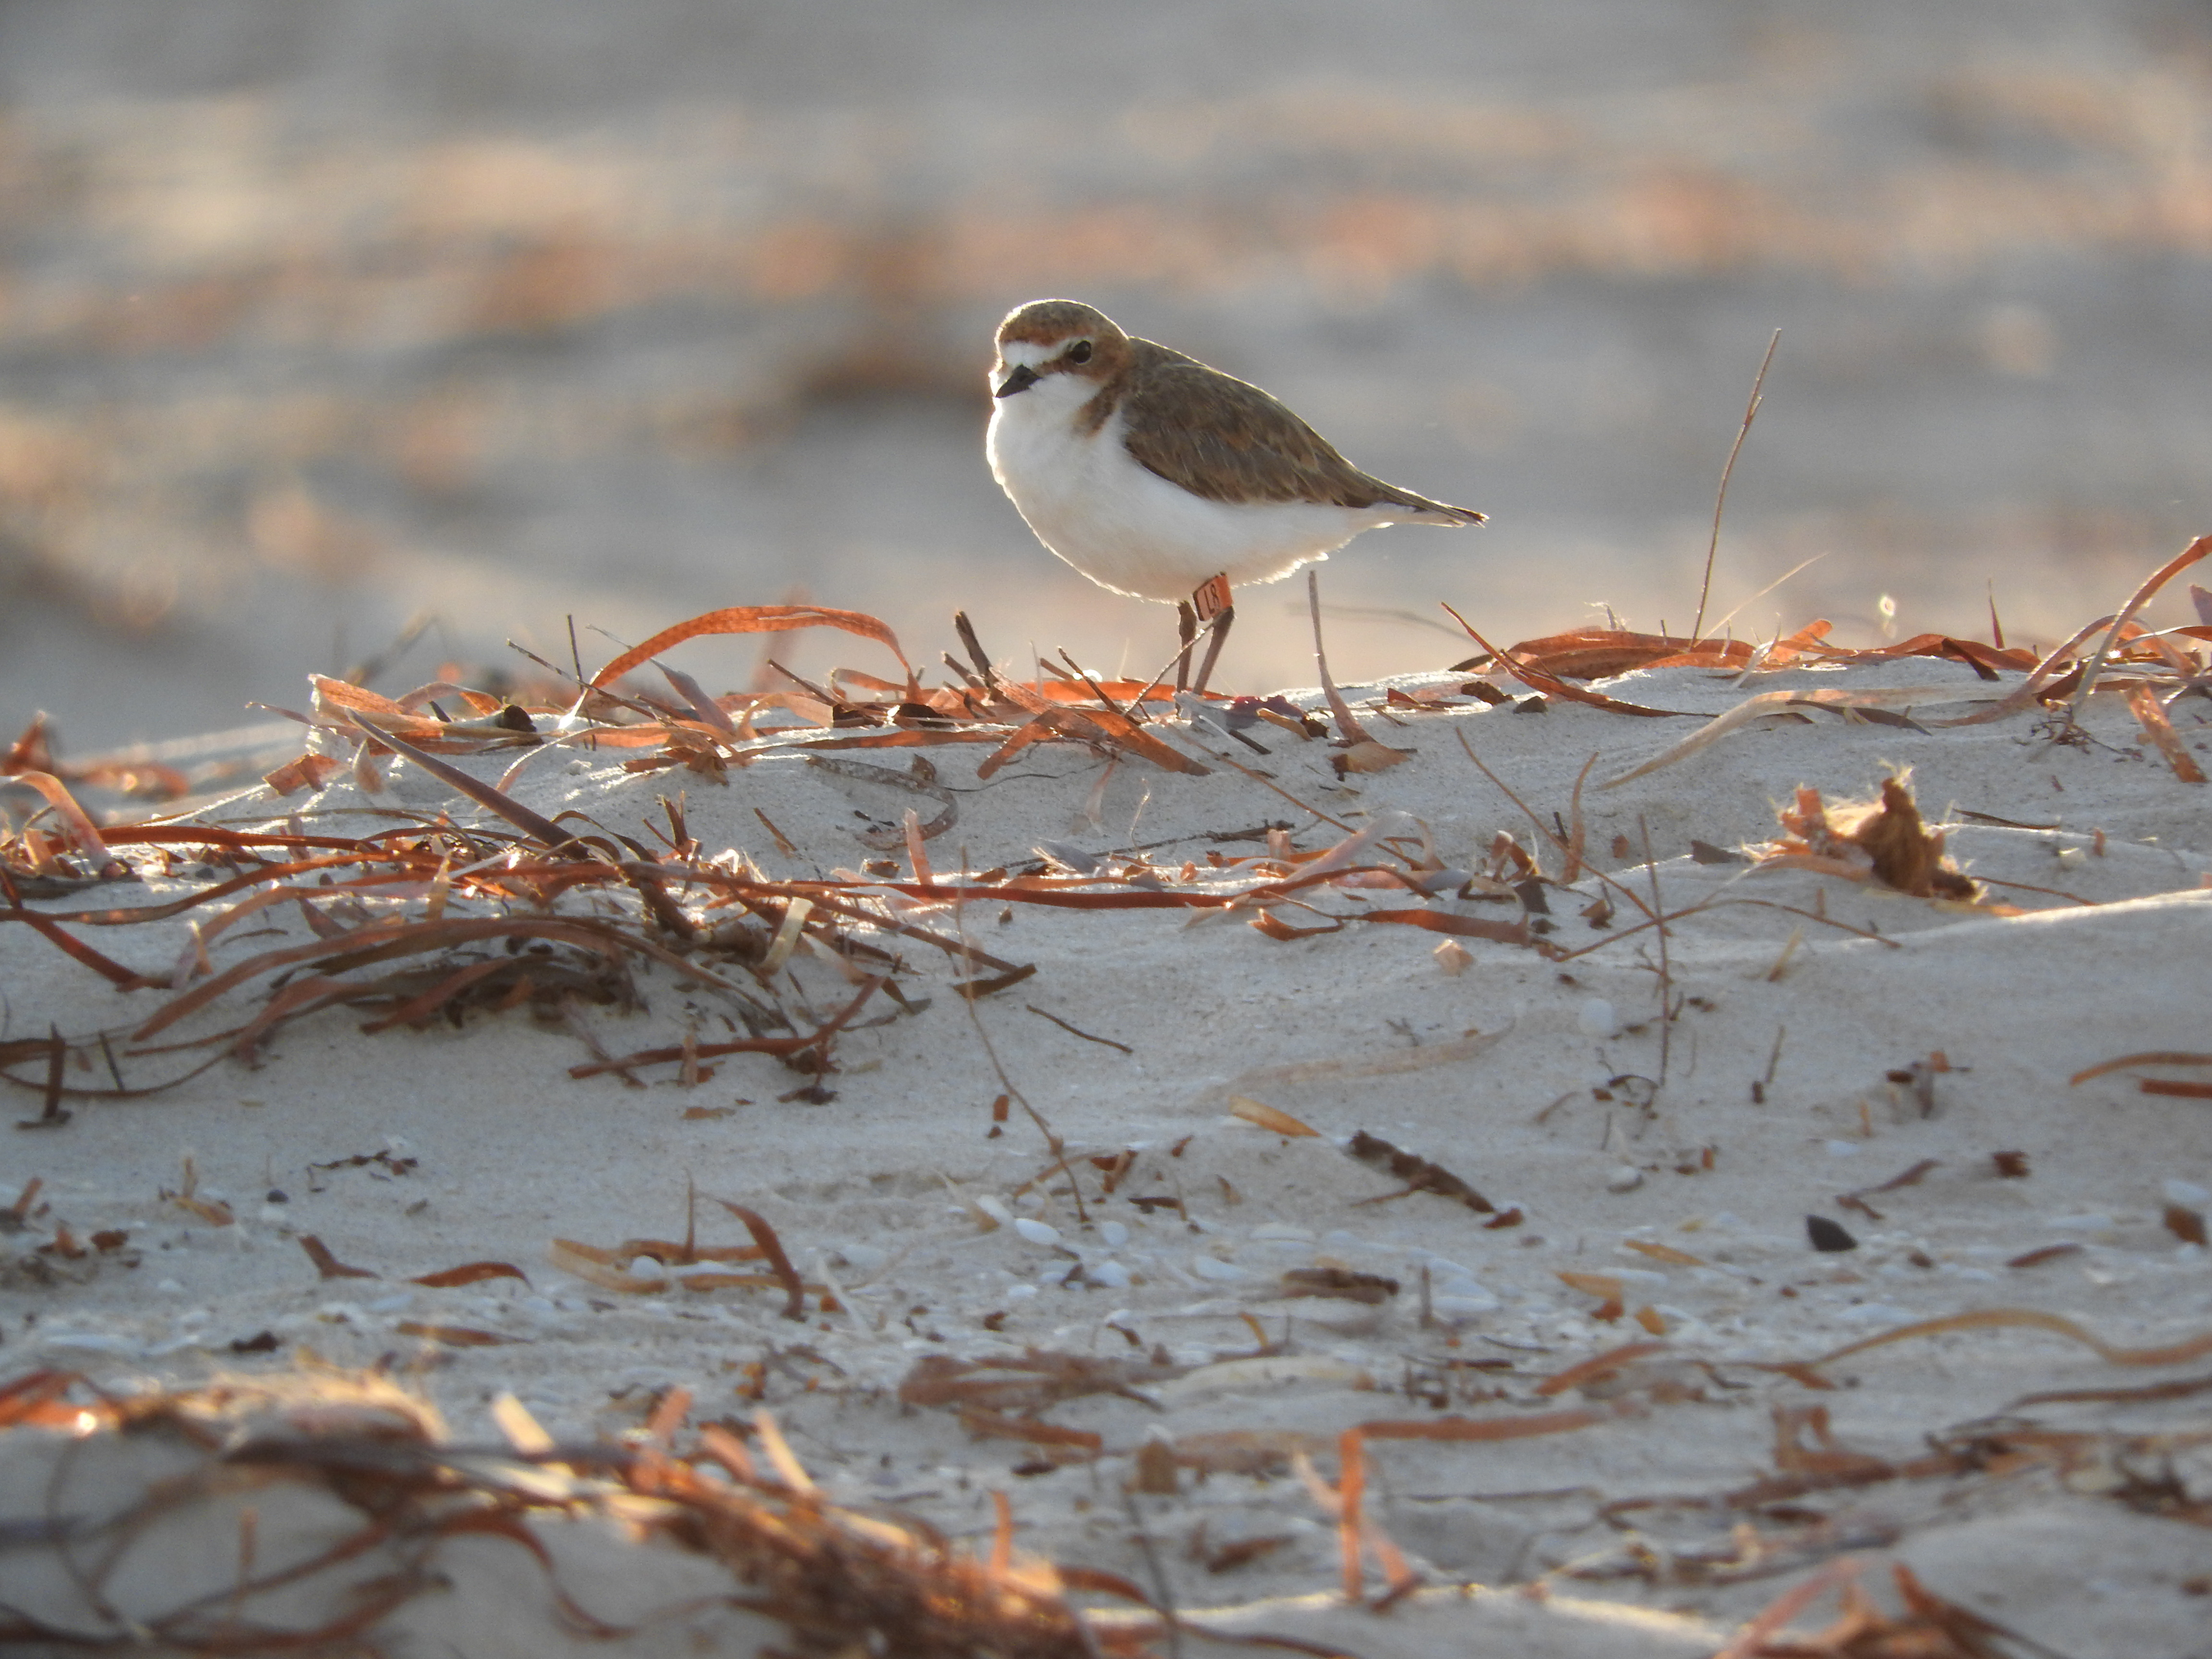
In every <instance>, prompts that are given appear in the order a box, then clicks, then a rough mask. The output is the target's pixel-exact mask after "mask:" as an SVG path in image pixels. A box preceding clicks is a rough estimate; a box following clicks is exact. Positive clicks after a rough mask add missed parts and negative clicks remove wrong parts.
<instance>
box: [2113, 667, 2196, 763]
mask: <svg viewBox="0 0 2212 1659" xmlns="http://www.w3.org/2000/svg"><path fill="white" fill-rule="evenodd" d="M2128 712H2129V713H2130V714H2133V715H2134V716H2135V717H2136V724H2137V725H2138V726H2142V729H2143V736H2145V737H2147V738H2149V739H2150V740H2151V742H2152V743H2154V744H2156V745H2157V746H2158V752H2159V753H2160V754H2161V755H2163V756H2165V757H2166V764H2167V765H2168V766H2170V767H2172V769H2173V775H2174V776H2175V777H2177V778H2179V779H2180V780H2181V781H2183V782H2184V783H2202V782H2203V781H2204V769H2203V767H2201V766H2199V765H2198V764H2197V757H2195V756H2194V755H2192V754H2191V753H2190V752H2189V746H2188V745H2187V744H2185V743H2183V742H2182V740H2181V734H2180V733H2179V732H2176V731H2175V730H2174V729H2173V722H2172V721H2171V720H2168V719H2166V710H2165V709H2163V708H2160V707H2159V702H2158V697H2157V696H2156V695H2155V694H2154V692H2153V691H2152V690H2151V689H2150V687H2148V686H2147V685H2138V686H2137V687H2136V689H2135V690H2132V691H2130V693H2128Z"/></svg>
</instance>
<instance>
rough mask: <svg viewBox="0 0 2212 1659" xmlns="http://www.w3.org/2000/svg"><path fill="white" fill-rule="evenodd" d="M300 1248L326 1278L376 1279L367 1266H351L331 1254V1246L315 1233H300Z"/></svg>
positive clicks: (316, 1269) (376, 1275)
mask: <svg viewBox="0 0 2212 1659" xmlns="http://www.w3.org/2000/svg"><path fill="white" fill-rule="evenodd" d="M300 1248H301V1249H303V1250H305V1251H306V1252H307V1260H308V1261H312V1262H313V1263H314V1264H315V1271H316V1272H317V1273H320V1274H321V1275H322V1276H323V1277H324V1278H325V1279H376V1278H379V1277H380V1276H381V1275H380V1274H377V1273H371V1272H369V1270H368V1268H366V1267H347V1266H346V1264H345V1263H344V1262H343V1261H339V1260H338V1259H337V1257H336V1256H334V1255H331V1247H330V1246H329V1245H327V1244H325V1243H323V1241H322V1240H321V1239H319V1238H318V1237H315V1236H314V1234H313V1233H301V1235H300Z"/></svg>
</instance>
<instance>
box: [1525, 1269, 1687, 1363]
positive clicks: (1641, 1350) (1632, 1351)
mask: <svg viewBox="0 0 2212 1659" xmlns="http://www.w3.org/2000/svg"><path fill="white" fill-rule="evenodd" d="M1628 1242H1629V1243H1635V1242H1636V1241H1635V1240H1633V1239H1631V1240H1630V1241H1628ZM1613 1282H1614V1283H1615V1284H1616V1285H1618V1283H1619V1281H1618V1280H1615V1281H1613ZM1577 1288H1579V1287H1577ZM1666 1347H1667V1345H1666V1344H1665V1343H1664V1342H1629V1343H1625V1344H1623V1345H1622V1346H1620V1347H1618V1348H1611V1349H1608V1350H1607V1352H1604V1353H1601V1354H1593V1355H1592V1356H1591V1357H1590V1358H1588V1359H1585V1360H1583V1361H1582V1362H1581V1363H1580V1364H1574V1365H1570V1366H1568V1367H1567V1368H1566V1370H1563V1371H1557V1372H1554V1373H1553V1375H1552V1376H1547V1377H1546V1378H1545V1379H1544V1380H1543V1381H1542V1382H1541V1383H1538V1384H1537V1385H1536V1392H1537V1393H1538V1394H1540V1395H1546V1396H1547V1397H1548V1396H1550V1395H1559V1394H1565V1393H1566V1392H1567V1390H1568V1389H1579V1388H1580V1387H1582V1386H1583V1383H1595V1382H1596V1381H1597V1380H1598V1379H1599V1378H1601V1377H1606V1376H1612V1375H1613V1373H1614V1372H1615V1371H1617V1370H1620V1369H1622V1368H1623V1367H1624V1366H1627V1365H1632V1364H1635V1363H1636V1362H1637V1361H1638V1360H1639V1359H1643V1358H1648V1357H1649V1356H1650V1355H1652V1354H1655V1353H1661V1352H1665V1350H1666Z"/></svg>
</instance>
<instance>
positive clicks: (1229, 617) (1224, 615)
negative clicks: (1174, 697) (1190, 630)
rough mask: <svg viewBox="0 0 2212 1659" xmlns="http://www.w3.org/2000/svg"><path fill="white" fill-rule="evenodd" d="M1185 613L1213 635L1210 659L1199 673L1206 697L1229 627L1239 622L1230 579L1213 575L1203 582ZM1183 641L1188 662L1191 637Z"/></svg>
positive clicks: (1200, 687)
mask: <svg viewBox="0 0 2212 1659" xmlns="http://www.w3.org/2000/svg"><path fill="white" fill-rule="evenodd" d="M1183 612H1184V614H1185V615H1186V616H1194V617H1196V618H1197V619H1198V620H1199V621H1200V622H1202V623H1205V624H1206V633H1207V634H1208V635H1211V637H1210V638H1209V639H1208V640H1207V641H1206V660H1205V661H1204V662H1203V663H1201V664H1200V666H1199V670H1198V692H1199V695H1200V696H1205V695H1206V682H1207V681H1209V680H1211V679H1212V678H1213V665H1214V664H1215V662H1217V661H1218V660H1219V659H1220V656H1221V642H1222V641H1224V640H1225V639H1227V638H1228V637H1229V624H1230V623H1233V622H1235V621H1236V620H1237V607H1236V606H1235V605H1231V603H1230V602H1229V578H1228V577H1227V576H1225V575H1221V576H1213V577H1209V578H1208V579H1207V580H1205V581H1202V582H1200V584H1199V585H1198V591H1197V592H1194V593H1193V594H1192V595H1191V596H1190V603H1189V604H1188V605H1185V606H1183ZM1183 640H1184V643H1183V653H1182V654H1183V659H1184V660H1185V661H1186V662H1188V660H1189V659H1190V636H1189V635H1188V634H1186V635H1184V636H1183ZM1176 690H1178V691H1180V690H1182V676H1181V675H1180V674H1178V675H1177V676H1176Z"/></svg>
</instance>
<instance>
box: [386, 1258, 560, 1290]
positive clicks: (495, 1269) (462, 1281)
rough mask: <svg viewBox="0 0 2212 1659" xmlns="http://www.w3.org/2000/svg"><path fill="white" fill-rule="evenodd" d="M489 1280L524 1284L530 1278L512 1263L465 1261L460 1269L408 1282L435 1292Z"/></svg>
mask: <svg viewBox="0 0 2212 1659" xmlns="http://www.w3.org/2000/svg"><path fill="white" fill-rule="evenodd" d="M485 1279H520V1280H521V1281H522V1282H523V1283H524V1284H526V1285H527V1284H528V1283H529V1282H530V1276H529V1275H528V1274H527V1273H524V1272H523V1271H522V1269H521V1268H520V1267H516V1266H515V1265H514V1264H513V1262H511V1261H465V1262H463V1263H462V1264H461V1265H460V1266H459V1267H447V1268H444V1269H442V1270H441V1271H440V1272H438V1273H418V1274H417V1275H416V1277H414V1278H413V1279H409V1280H408V1281H407V1282H408V1283H409V1284H410V1285H428V1286H429V1287H430V1288H431V1289H432V1290H434V1291H447V1290H452V1289H453V1288H454V1287H455V1286H457V1285H476V1284H481V1283H482V1282H483V1280H485Z"/></svg>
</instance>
